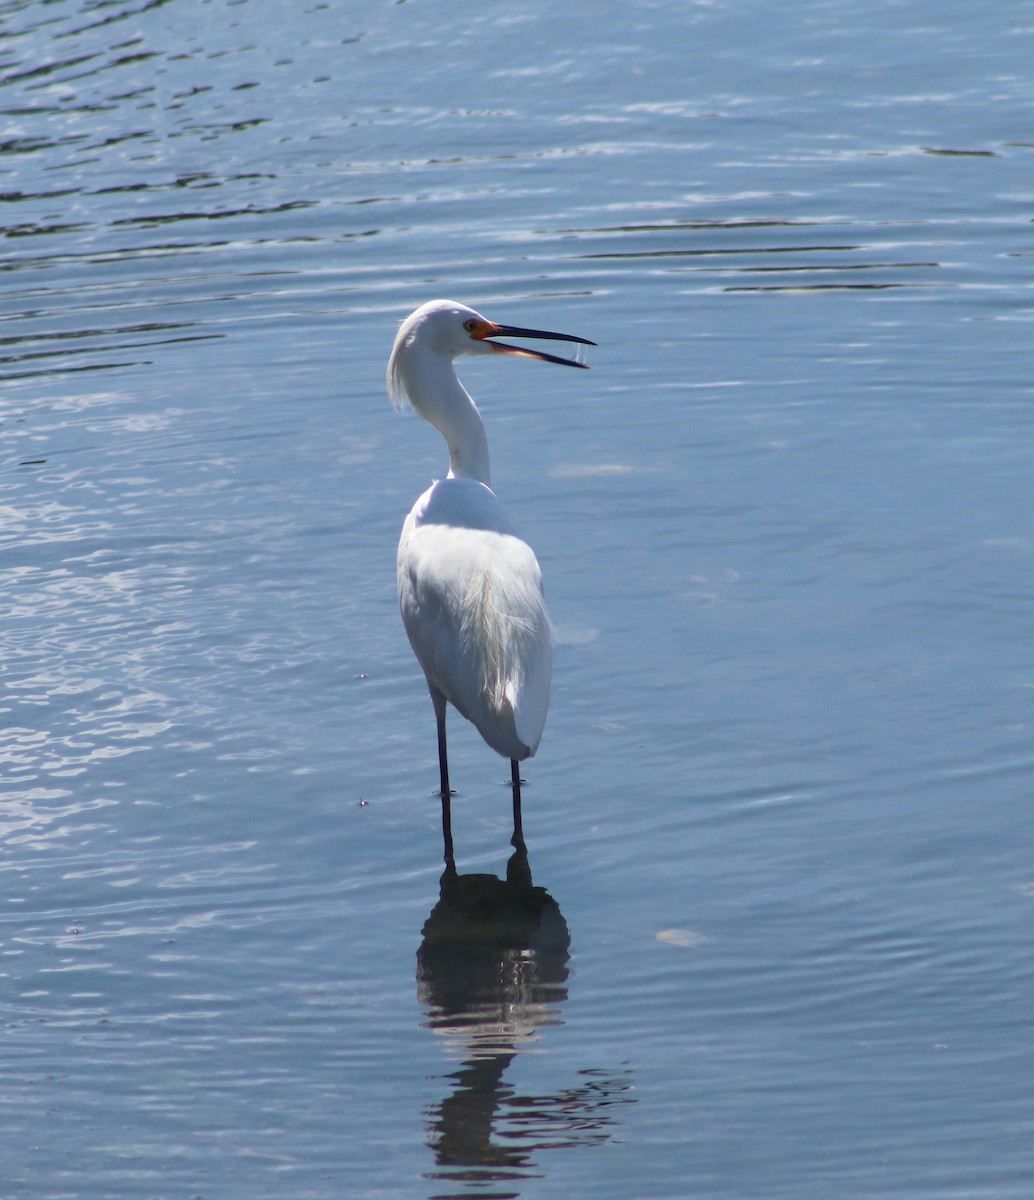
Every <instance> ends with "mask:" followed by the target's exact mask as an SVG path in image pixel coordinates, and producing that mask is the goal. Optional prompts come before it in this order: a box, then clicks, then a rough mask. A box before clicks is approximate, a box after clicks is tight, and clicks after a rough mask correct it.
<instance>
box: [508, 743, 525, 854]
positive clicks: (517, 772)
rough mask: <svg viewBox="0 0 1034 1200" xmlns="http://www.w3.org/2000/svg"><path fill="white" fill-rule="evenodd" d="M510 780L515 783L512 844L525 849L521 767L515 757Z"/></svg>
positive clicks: (511, 762)
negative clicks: (522, 819) (522, 820)
mask: <svg viewBox="0 0 1034 1200" xmlns="http://www.w3.org/2000/svg"><path fill="white" fill-rule="evenodd" d="M510 780H511V782H512V784H513V837H512V839H511V840H510V845H511V846H515V847H516V848H517V849H518V850H523V849H524V826H523V824H522V822H521V768H520V765H519V764H518V762H517V760H516V759H515V758H511V759H510Z"/></svg>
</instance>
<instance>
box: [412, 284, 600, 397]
mask: <svg viewBox="0 0 1034 1200" xmlns="http://www.w3.org/2000/svg"><path fill="white" fill-rule="evenodd" d="M497 337H516V338H532V339H539V340H546V341H554V342H573V343H575V344H577V345H581V346H595V345H596V343H595V342H590V341H589V340H588V338H581V337H575V336H574V335H572V334H567V333H549V332H547V331H545V330H542V329H524V328H522V327H520V326H518V325H498V324H496V322H495V321H489V320H488V319H487V317H483V316H482V315H481V314H480V313H479V312H475V311H474V309H472V308H468V307H467V306H466V305H465V304H459V303H457V301H455V300H429V301H428V302H427V303H426V304H422V305H421V306H420V307H419V308H418V309H417V310H416V311H415V312H413V313H410V315H409V316H408V317H407V318H406V319H405V320H404V321H403V322H402V325H401V327H400V328H399V331H398V334H397V335H396V337H395V345H394V347H393V348H392V351H391V359H390V360H389V363H388V392H389V395H390V396H391V397H392V400H393V401H394V402H395V403H399V402H401V401H403V392H404V390H405V389H404V386H403V382H402V360H403V359H404V358H405V357H406V356H408V355H409V354H416V353H419V352H423V353H426V354H430V355H433V356H435V357H438V358H441V359H445V360H448V361H451V360H452V359H454V358H456V357H458V356H459V355H461V354H509V355H516V356H518V357H520V358H538V359H541V360H542V361H543V362H552V363H560V364H561V365H562V366H565V367H585V366H586V364H585V363H584V362H580V361H578V360H576V359H573V358H562V357H561V356H560V355H557V354H547V353H546V352H545V351H543V350H532V349H530V348H527V347H524V346H510V345H508V344H506V343H505V342H497V341H496V340H495V339H496V338H497Z"/></svg>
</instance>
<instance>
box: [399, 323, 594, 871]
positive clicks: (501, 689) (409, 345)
mask: <svg viewBox="0 0 1034 1200" xmlns="http://www.w3.org/2000/svg"><path fill="white" fill-rule="evenodd" d="M503 335H510V336H512V337H533V338H549V339H552V340H559V341H571V342H580V343H583V344H586V345H592V344H593V343H591V342H587V341H586V339H584V338H574V337H568V336H566V335H563V334H555V333H546V332H544V331H542V330H530V329H519V328H517V327H516V326H508V325H497V324H495V323H494V322H491V321H488V320H486V319H485V318H484V317H482V316H481V315H480V314H479V313H476V312H475V311H474V310H473V309H470V308H467V307H466V306H465V305H462V304H457V303H455V302H454V301H450V300H432V301H430V302H429V303H427V304H424V305H422V306H421V307H420V308H418V309H417V310H416V312H414V313H413V314H412V315H411V316H409V317H408V318H407V319H406V320H405V321H404V322H403V324H402V326H401V328H400V329H399V332H398V335H397V337H396V338H395V345H394V347H393V349H392V352H391V358H390V359H389V362H388V393H389V395H390V396H391V399H392V401H393V403H395V404H396V406H401V405H402V404H404V403H405V401H407V400H408V401H409V403H410V404H411V405H412V406H413V408H414V409H415V410H416V411H417V412H418V413H419V414H420V415H421V416H422V417H424V418H425V419H426V420H428V421H430V422H431V424H432V425H434V426H435V427H436V428H437V429H438V430H439V431H440V432H441V434H442V435H443V437H444V438H445V440H446V442H447V443H448V446H449V474H448V477H447V478H445V479H443V480H440V481H439V482H437V483H434V484H432V485H431V487H430V488H428V490H427V491H426V492H424V494H423V495H422V496H421V497H420V498H419V499H418V500H417V502H416V504H415V505H414V506H413V509H412V511H411V512H410V514H409V516H408V517H407V518H406V522H405V524H404V526H403V528H402V536H401V538H400V540H399V548H398V588H399V603H400V606H401V610H402V620H403V623H404V625H405V627H406V633H407V634H408V635H409V640H410V643H411V644H412V646H413V651H414V653H415V654H416V657H417V661H418V662H419V663H420V666H421V667H422V668H423V671H424V674H425V675H426V677H427V685H428V688H429V690H430V693H431V699H432V701H433V702H434V707H435V714H436V717H437V721H438V748H439V766H440V770H441V791H442V802H443V819H444V822H445V834H446V856H447V858H449V859H450V860H451V857H452V847H451V837H450V833H449V820H448V797H449V779H448V759H447V754H446V747H445V707H446V704H447V703H451V704H452V705H453V707H454V708H456V710H457V711H458V712H460V713H461V714H462V715H463V716H464V717H466V718H467V720H469V721H472V722H473V724H474V725H475V726H476V727H477V729H478V730H479V731H480V733H481V736H482V737H483V738H484V739H485V741H486V742H487V743H488V744H489V745H490V746H491V747H492V749H493V750H495V751H497V752H498V753H499V754H501V755H502V756H503V757H504V758H509V759H510V760H511V767H512V771H511V774H512V779H513V787H514V809H515V834H518V833H519V830H520V817H519V803H520V777H519V774H518V771H517V763H518V762H521V761H523V760H524V759H527V758H530V757H531V756H532V755H533V754H534V753H535V751H536V750H537V748H538V745H539V739H540V738H541V737H542V730H543V727H544V725H545V721H546V711H547V709H548V707H549V684H550V674H551V671H552V661H553V652H552V645H551V629H550V621H549V614H548V612H547V611H546V605H545V601H544V599H543V595H542V573H541V571H540V570H539V564H538V562H537V560H536V558H535V554H534V552H533V551H532V549H531V547H530V546H529V545H528V544H527V542H525V541H524V540H523V539H522V538H521V536H520V535H519V534H518V533H517V531H516V529H515V528H514V526H513V523H512V522H511V521H510V519H509V517H508V516H507V515H506V513H505V512H504V511H503V508H502V505H501V504H500V503H499V501H498V499H497V498H496V496H495V493H494V492H493V491H492V487H491V476H490V470H489V458H488V440H487V438H486V436H485V427H484V423H483V422H482V420H481V415H480V414H479V412H478V410H477V407H476V406H475V404H474V401H473V400H472V399H471V397H470V395H469V394H468V393H467V391H466V390H465V389H464V387H463V385H462V384H461V383H460V381H459V379H458V378H457V377H456V372H455V370H454V368H453V359H454V358H456V357H457V356H458V355H460V354H491V353H497V354H510V355H521V356H524V357H530V358H539V359H543V360H545V361H547V362H559V363H563V364H565V365H569V366H582V365H584V364H582V363H581V362H576V361H574V360H571V359H565V358H558V357H557V356H555V355H551V354H545V353H542V352H540V351H536V350H528V349H524V348H519V347H515V346H509V345H504V344H501V343H499V342H495V341H491V340H489V339H491V338H495V337H498V336H503Z"/></svg>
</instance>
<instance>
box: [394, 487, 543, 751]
mask: <svg viewBox="0 0 1034 1200" xmlns="http://www.w3.org/2000/svg"><path fill="white" fill-rule="evenodd" d="M398 586H399V602H400V605H401V609H402V620H403V622H404V624H405V627H406V632H407V634H408V635H409V640H410V642H411V644H412V646H413V650H414V652H415V654H416V657H417V660H418V661H419V663H420V665H421V667H423V670H424V674H425V675H426V676H427V680H428V683H429V684H430V685H431V687H432V688H435V689H437V690H438V691H440V692H441V693H442V694H443V695H444V696H445V697H446V699H447V700H449V701H450V702H451V703H452V704H453V705H454V706H455V707H456V708H457V709H458V710H459V712H460V713H462V714H463V716H465V717H466V718H467V719H468V720H470V721H472V722H473V723H474V725H476V726H477V728H478V730H479V731H480V733H481V735H482V737H484V739H485V741H486V742H488V744H489V745H490V746H491V747H492V748H493V749H494V750H496V751H497V752H498V753H499V754H502V755H503V756H504V757H506V758H514V759H517V760H522V759H525V758H529V757H530V756H531V755H533V754H534V753H535V750H536V749H537V747H538V744H539V739H540V738H541V736H542V729H543V727H544V725H545V721H546V710H547V708H548V705H549V683H550V675H551V672H552V659H553V653H552V644H551V628H550V621H549V614H548V613H547V611H546V605H545V601H544V599H543V596H542V575H541V572H540V570H539V565H538V562H537V560H536V558H535V554H534V552H533V551H532V549H531V547H530V546H529V545H528V544H527V542H525V541H524V540H523V539H522V538H521V537H520V536H519V535H518V534H517V533H516V531H515V530H514V528H513V526H512V524H511V523H510V521H509V520H508V518H507V517H506V515H505V513H504V512H503V509H502V507H501V505H500V504H499V502H498V500H497V499H496V497H495V495H494V493H493V492H492V491H491V489H489V488H488V487H486V486H485V485H484V484H482V483H478V482H477V481H475V480H472V479H462V478H460V479H455V478H450V479H444V480H441V481H440V482H438V483H436V484H434V485H433V486H432V487H431V488H430V489H429V490H428V491H427V492H425V493H424V494H423V495H422V496H421V497H420V499H419V500H418V501H417V502H416V504H415V505H414V507H413V510H412V511H411V512H410V514H409V516H408V517H407V519H406V523H405V525H404V527H403V530H402V537H401V539H400V541H399V551H398Z"/></svg>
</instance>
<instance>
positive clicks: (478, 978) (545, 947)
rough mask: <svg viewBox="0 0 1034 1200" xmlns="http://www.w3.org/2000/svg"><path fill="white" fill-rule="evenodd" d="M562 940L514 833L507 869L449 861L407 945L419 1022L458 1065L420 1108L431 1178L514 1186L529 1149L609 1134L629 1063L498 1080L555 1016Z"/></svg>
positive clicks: (530, 1156) (556, 913)
mask: <svg viewBox="0 0 1034 1200" xmlns="http://www.w3.org/2000/svg"><path fill="white" fill-rule="evenodd" d="M515 840H517V839H515ZM569 951H570V935H569V933H568V928H567V923H566V922H565V920H564V918H563V915H562V914H561V912H560V908H559V906H558V905H557V902H556V901H555V900H554V899H553V897H552V896H550V895H549V893H548V892H547V891H546V890H545V888H542V887H536V886H535V885H534V884H533V882H532V877H531V869H530V866H529V864H528V855H527V851H526V850H525V849H524V846H523V842H520V843H519V845H518V849H517V851H516V853H515V854H514V855H513V857H512V858H511V859H510V861H509V863H508V864H507V870H506V878H505V879H498V878H496V876H494V875H460V874H458V873H457V871H456V868H455V865H454V864H453V863H452V862H451V861H449V862H447V865H446V870H445V873H444V874H443V875H442V879H441V896H440V899H439V901H438V903H437V904H436V905H435V907H434V909H433V910H432V912H431V915H430V916H429V917H428V918H427V921H426V923H425V924H424V929H423V941H422V943H421V946H420V949H419V951H418V953H417V994H418V997H419V1000H420V1003H421V1004H422V1005H423V1006H424V1008H425V1010H426V1020H425V1022H424V1023H425V1025H426V1026H427V1028H429V1029H432V1030H434V1032H435V1033H437V1034H439V1035H440V1036H441V1037H442V1039H443V1041H444V1042H445V1044H446V1050H447V1052H450V1053H455V1054H456V1055H457V1056H458V1057H459V1058H460V1060H461V1063H462V1065H461V1066H460V1068H459V1070H457V1071H455V1072H453V1073H452V1074H450V1075H449V1076H447V1078H448V1079H449V1081H450V1083H451V1087H452V1090H451V1092H450V1094H449V1095H448V1096H446V1097H445V1099H443V1100H442V1101H441V1102H440V1103H438V1104H435V1105H432V1106H431V1107H430V1109H429V1110H428V1112H427V1133H428V1143H429V1145H430V1146H431V1148H432V1150H433V1151H434V1155H435V1162H436V1166H437V1169H436V1170H435V1171H434V1172H432V1173H431V1175H430V1176H429V1178H432V1179H434V1180H438V1181H441V1182H445V1181H452V1182H454V1183H456V1184H459V1185H461V1186H463V1185H466V1186H468V1187H469V1186H470V1185H472V1184H480V1185H482V1186H484V1185H486V1184H488V1183H493V1184H495V1185H499V1184H506V1185H509V1187H508V1188H507V1190H503V1191H493V1192H492V1193H491V1194H492V1195H493V1196H498V1197H502V1196H517V1195H518V1192H517V1191H516V1190H513V1188H514V1186H515V1185H516V1184H517V1183H518V1181H519V1180H520V1179H521V1178H524V1177H527V1176H528V1175H530V1174H531V1169H532V1168H533V1167H534V1165H535V1164H534V1155H535V1153H536V1152H537V1151H540V1150H543V1149H546V1148H551V1147H557V1146H575V1145H587V1144H591V1143H592V1142H595V1141H603V1140H606V1138H607V1137H608V1136H610V1135H609V1133H608V1128H609V1127H610V1126H611V1125H612V1124H613V1121H614V1115H613V1106H614V1105H615V1104H619V1103H625V1102H628V1100H629V1099H630V1097H629V1096H628V1095H627V1093H628V1091H629V1089H630V1084H629V1082H628V1078H627V1072H625V1071H622V1070H617V1071H581V1072H579V1073H578V1082H577V1084H575V1085H574V1086H573V1087H569V1088H565V1089H563V1090H562V1091H560V1092H557V1093H554V1094H550V1095H544V1096H536V1095H532V1096H529V1095H522V1096H518V1095H517V1094H516V1092H515V1089H514V1088H513V1087H512V1086H511V1085H509V1084H507V1083H506V1082H505V1080H504V1074H505V1072H506V1069H507V1067H509V1065H510V1063H511V1062H512V1061H513V1060H514V1058H515V1057H516V1056H517V1055H518V1054H519V1053H520V1052H521V1051H522V1050H524V1049H525V1048H527V1047H528V1046H529V1045H530V1044H531V1043H533V1042H535V1041H536V1040H537V1038H538V1032H539V1030H541V1029H543V1028H545V1027H547V1026H550V1025H560V1024H562V1021H561V1019H560V1015H559V1014H560V1006H561V1005H562V1004H563V1002H564V1001H565V1000H566V999H567V982H568V959H569V956H570V953H569ZM452 1194H458V1193H450V1192H440V1191H439V1192H435V1193H434V1195H435V1197H438V1198H444V1197H447V1196H449V1195H452ZM464 1194H466V1195H470V1194H471V1193H470V1192H469V1191H468V1192H466V1193H464ZM476 1194H478V1195H487V1194H488V1193H485V1192H483V1191H478V1192H477V1193H476Z"/></svg>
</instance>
